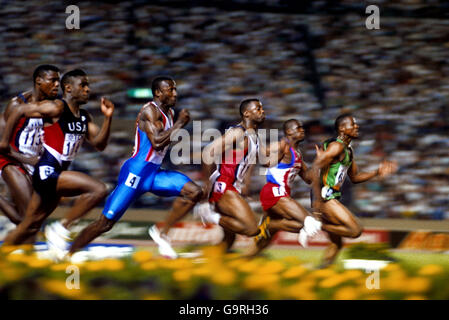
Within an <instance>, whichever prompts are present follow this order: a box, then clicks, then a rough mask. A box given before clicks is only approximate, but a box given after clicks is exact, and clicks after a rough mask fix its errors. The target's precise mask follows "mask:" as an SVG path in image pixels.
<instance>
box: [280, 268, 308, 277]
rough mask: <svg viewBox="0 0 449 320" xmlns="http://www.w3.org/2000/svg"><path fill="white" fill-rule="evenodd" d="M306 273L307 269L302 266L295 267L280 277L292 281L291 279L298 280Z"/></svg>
mask: <svg viewBox="0 0 449 320" xmlns="http://www.w3.org/2000/svg"><path fill="white" fill-rule="evenodd" d="M306 272H307V269H306V268H304V267H303V266H295V267H291V268H289V269H287V270H286V271H285V272H284V273H283V274H282V277H283V278H285V279H292V278H299V277H301V276H302V275H303V274H305V273H306Z"/></svg>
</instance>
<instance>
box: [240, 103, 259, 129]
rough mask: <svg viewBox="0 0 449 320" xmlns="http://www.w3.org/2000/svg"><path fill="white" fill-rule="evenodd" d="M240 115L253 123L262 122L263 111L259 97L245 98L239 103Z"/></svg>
mask: <svg viewBox="0 0 449 320" xmlns="http://www.w3.org/2000/svg"><path fill="white" fill-rule="evenodd" d="M240 116H241V117H242V119H245V118H246V119H248V120H250V121H252V122H254V123H255V124H258V125H259V124H262V123H263V122H264V121H265V111H264V110H263V107H262V102H260V100H259V99H246V100H243V101H242V102H241V103H240Z"/></svg>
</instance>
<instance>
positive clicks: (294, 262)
mask: <svg viewBox="0 0 449 320" xmlns="http://www.w3.org/2000/svg"><path fill="white" fill-rule="evenodd" d="M281 261H284V262H285V263H288V264H292V265H294V266H299V265H301V264H302V261H301V260H300V259H299V258H298V257H295V256H287V257H283V258H282V259H281Z"/></svg>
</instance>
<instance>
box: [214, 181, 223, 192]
mask: <svg viewBox="0 0 449 320" xmlns="http://www.w3.org/2000/svg"><path fill="white" fill-rule="evenodd" d="M225 190H226V183H224V182H221V181H218V182H215V184H214V192H218V193H223V192H225Z"/></svg>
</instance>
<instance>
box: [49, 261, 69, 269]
mask: <svg viewBox="0 0 449 320" xmlns="http://www.w3.org/2000/svg"><path fill="white" fill-rule="evenodd" d="M69 266H71V264H70V263H67V262H65V263H58V264H53V265H52V266H50V269H51V270H53V271H66V270H67V267H69Z"/></svg>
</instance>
